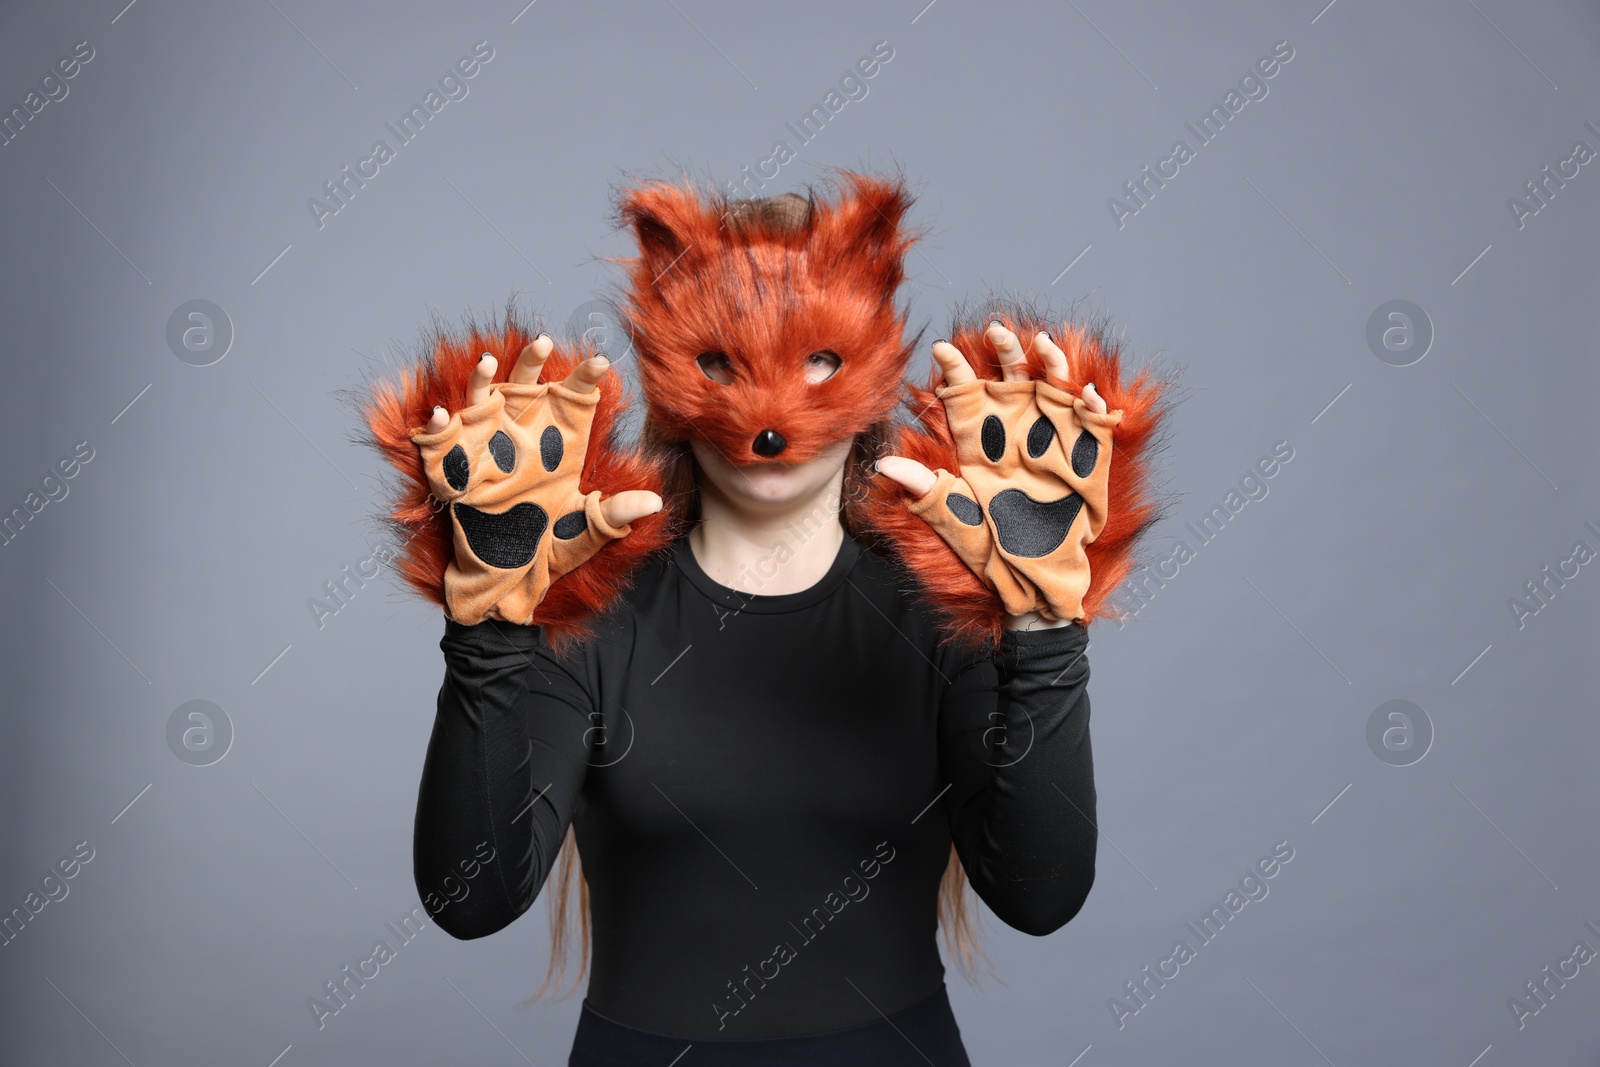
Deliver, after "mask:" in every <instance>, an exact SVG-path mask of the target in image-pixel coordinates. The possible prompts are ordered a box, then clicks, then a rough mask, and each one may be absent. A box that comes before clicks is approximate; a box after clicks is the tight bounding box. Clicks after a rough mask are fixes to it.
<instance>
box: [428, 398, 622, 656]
mask: <svg viewBox="0 0 1600 1067" xmlns="http://www.w3.org/2000/svg"><path fill="white" fill-rule="evenodd" d="M489 388H490V393H489V398H488V399H487V400H485V401H483V402H482V403H480V404H477V405H474V406H472V407H469V408H466V409H465V410H462V411H458V412H456V413H454V414H453V415H452V416H451V417H450V422H449V424H448V425H447V426H445V428H444V429H442V430H439V431H438V432H436V433H428V432H426V431H425V430H420V431H417V432H414V433H413V434H412V435H411V440H412V442H413V443H415V444H416V446H417V447H418V449H419V450H420V451H421V454H422V463H423V470H424V471H425V473H426V475H427V479H428V485H429V488H430V489H432V491H433V495H434V496H435V497H437V498H438V499H439V500H441V501H444V502H446V503H447V504H448V505H449V509H450V522H451V527H452V530H453V534H454V541H455V558H454V559H453V560H452V561H451V563H450V564H449V566H448V567H447V568H446V570H445V576H444V586H445V588H444V594H445V610H446V611H447V612H448V613H449V615H450V617H451V618H452V619H454V620H455V621H456V622H458V623H462V624H464V625H469V626H470V625H473V624H475V623H479V622H482V621H483V620H484V619H504V620H505V621H507V622H513V623H519V624H526V623H527V622H529V620H530V619H531V618H532V617H533V613H534V609H536V608H537V607H538V606H539V603H540V601H542V600H543V599H544V596H545V593H546V591H548V590H549V588H550V585H551V583H552V582H554V581H555V580H556V579H558V578H560V577H561V576H562V575H564V574H566V573H568V572H569V571H571V570H572V569H573V568H575V567H577V566H578V565H579V564H581V563H583V562H585V561H586V560H588V559H589V558H590V557H591V556H593V555H594V554H595V553H596V552H598V551H599V550H600V548H601V547H602V546H603V545H605V543H606V542H608V541H611V540H614V539H616V538H618V537H622V536H624V535H626V534H627V533H628V532H629V529H630V528H629V527H628V526H622V527H613V526H610V525H609V524H607V522H606V520H605V518H604V516H602V515H601V512H600V497H601V494H600V491H599V490H595V491H593V492H590V493H582V492H579V490H578V476H579V473H580V472H581V470H582V468H583V463H584V457H585V455H586V454H587V452H588V448H589V427H590V423H591V421H592V419H593V417H594V410H595V405H596V404H597V403H598V401H599V399H600V392H599V390H597V389H596V390H591V391H589V392H579V391H577V390H575V389H570V388H568V387H567V386H565V385H563V384H561V383H560V382H553V383H544V382H540V383H538V384H517V383H512V382H496V383H495V384H493V385H491V386H490V387H489Z"/></svg>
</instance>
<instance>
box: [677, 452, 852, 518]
mask: <svg viewBox="0 0 1600 1067" xmlns="http://www.w3.org/2000/svg"><path fill="white" fill-rule="evenodd" d="M852 443H853V442H852V441H851V440H845V441H841V442H839V443H838V444H836V445H832V446H829V447H828V448H826V449H824V450H823V451H822V452H820V453H818V454H817V455H816V456H815V457H813V458H812V459H809V460H807V461H805V462H804V463H783V462H779V461H771V462H765V463H749V464H740V465H735V464H732V463H729V462H728V460H727V458H726V457H724V456H722V455H721V454H720V453H718V452H717V451H716V450H715V449H713V448H708V447H705V446H702V445H700V444H699V443H698V442H697V443H695V445H694V451H695V456H696V458H697V459H698V460H699V465H700V470H701V472H702V476H703V477H705V478H707V479H708V480H710V481H712V482H713V483H715V484H716V486H717V488H718V489H720V490H721V491H722V493H723V495H724V496H728V497H731V498H733V499H735V500H742V501H745V502H747V503H750V504H755V505H766V506H782V505H786V504H794V503H797V502H801V501H804V500H807V499H809V498H811V497H813V496H816V495H818V494H819V493H822V492H825V491H826V490H827V488H828V485H829V484H830V483H831V482H832V481H833V480H834V476H835V475H836V474H837V473H838V471H839V468H840V467H842V466H843V465H844V462H845V459H846V457H847V456H848V455H849V453H850V446H851V444H852Z"/></svg>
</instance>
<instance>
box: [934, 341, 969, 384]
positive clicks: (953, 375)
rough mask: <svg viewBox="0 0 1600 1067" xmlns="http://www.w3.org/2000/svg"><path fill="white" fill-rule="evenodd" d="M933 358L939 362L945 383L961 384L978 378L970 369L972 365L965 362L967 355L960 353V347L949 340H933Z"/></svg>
mask: <svg viewBox="0 0 1600 1067" xmlns="http://www.w3.org/2000/svg"><path fill="white" fill-rule="evenodd" d="M933 359H934V362H935V363H937V364H939V370H940V372H941V373H942V374H943V375H944V384H946V385H961V384H963V383H965V382H973V381H977V380H978V376H977V375H976V374H974V373H973V371H972V365H971V364H970V363H968V362H967V357H966V356H964V355H962V353H961V349H959V348H957V347H956V346H955V345H953V344H951V343H950V342H949V341H935V342H933Z"/></svg>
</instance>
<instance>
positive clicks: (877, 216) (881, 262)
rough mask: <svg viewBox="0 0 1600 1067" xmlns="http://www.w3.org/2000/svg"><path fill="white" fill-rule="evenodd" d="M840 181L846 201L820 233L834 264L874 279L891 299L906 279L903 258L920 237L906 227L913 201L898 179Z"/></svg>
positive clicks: (849, 176)
mask: <svg viewBox="0 0 1600 1067" xmlns="http://www.w3.org/2000/svg"><path fill="white" fill-rule="evenodd" d="M838 181H839V183H840V184H842V185H843V186H844V187H845V191H846V192H847V193H848V195H846V196H843V197H840V198H839V200H838V205H837V207H834V208H832V209H829V210H827V211H826V214H825V216H824V218H823V219H822V221H821V222H820V224H819V227H818V228H819V230H820V231H821V233H822V235H823V240H824V242H825V243H826V245H827V247H828V249H829V255H830V260H832V261H834V262H839V263H848V264H851V265H853V266H854V267H856V268H857V269H864V270H865V271H869V272H872V273H875V274H876V275H877V277H876V278H875V279H874V280H875V282H876V285H877V287H880V288H881V289H882V291H884V292H885V293H887V294H892V293H893V292H894V291H895V290H896V289H897V288H899V285H900V282H901V281H902V280H903V279H904V277H905V271H904V265H903V260H904V258H905V254H906V252H907V250H909V249H910V247H911V245H912V244H913V243H915V242H916V240H917V239H918V237H919V236H920V234H918V233H914V232H908V231H907V230H906V229H904V228H903V226H902V223H903V221H904V219H905V216H906V213H907V212H908V211H910V209H911V205H912V202H913V201H914V200H915V197H913V196H912V194H911V192H910V190H909V189H907V188H906V185H905V182H904V181H903V180H902V179H899V178H895V179H892V180H891V179H883V178H875V177H871V176H869V175H865V174H858V173H856V172H854V171H841V172H839V174H838Z"/></svg>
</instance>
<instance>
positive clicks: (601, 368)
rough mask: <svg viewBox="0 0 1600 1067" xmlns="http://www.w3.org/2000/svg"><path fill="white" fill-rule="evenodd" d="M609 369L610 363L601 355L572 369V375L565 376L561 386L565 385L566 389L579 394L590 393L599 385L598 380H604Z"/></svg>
mask: <svg viewBox="0 0 1600 1067" xmlns="http://www.w3.org/2000/svg"><path fill="white" fill-rule="evenodd" d="M610 369H611V361H610V360H609V359H607V358H606V357H605V356H603V355H600V356H595V357H593V358H592V359H586V360H584V361H583V362H582V363H580V364H578V365H577V366H576V367H573V368H572V373H571V374H569V375H567V378H566V381H564V382H562V383H561V384H562V385H565V386H566V387H567V388H568V389H572V390H575V391H577V392H580V393H587V392H590V391H592V390H593V389H594V387H595V386H597V385H599V384H600V379H601V378H604V377H605V376H606V371H608V370H610Z"/></svg>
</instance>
